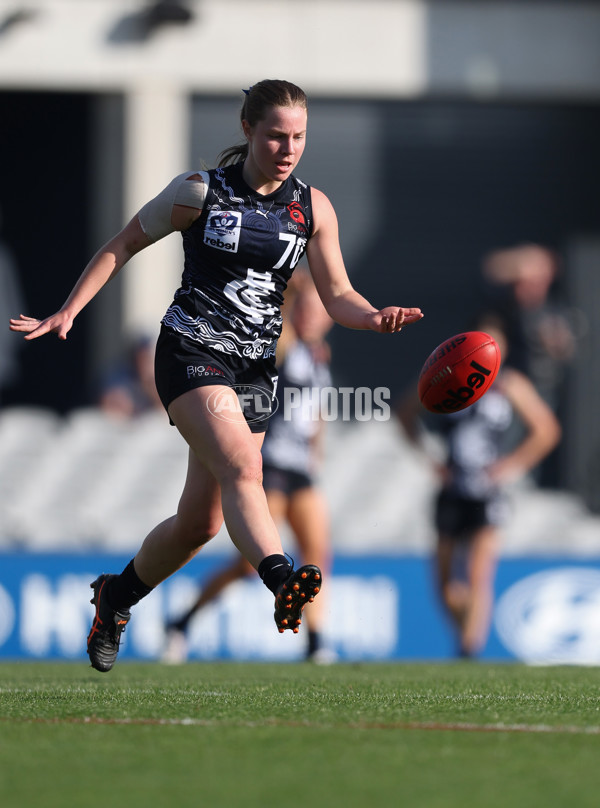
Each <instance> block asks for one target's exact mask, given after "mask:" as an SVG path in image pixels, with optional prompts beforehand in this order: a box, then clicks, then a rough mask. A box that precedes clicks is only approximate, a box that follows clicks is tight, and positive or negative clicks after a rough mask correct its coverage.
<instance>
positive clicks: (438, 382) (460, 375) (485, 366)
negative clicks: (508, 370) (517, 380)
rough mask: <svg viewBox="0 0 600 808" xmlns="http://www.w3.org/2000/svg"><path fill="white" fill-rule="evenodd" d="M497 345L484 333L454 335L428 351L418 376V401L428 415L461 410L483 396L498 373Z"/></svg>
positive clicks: (499, 357) (498, 353) (498, 350)
mask: <svg viewBox="0 0 600 808" xmlns="http://www.w3.org/2000/svg"><path fill="white" fill-rule="evenodd" d="M500 361H501V356H500V348H499V347H498V343H497V342H496V340H495V339H494V338H493V337H490V335H489V334H486V333H485V332H484V331H466V332H465V333H464V334H457V335H456V336H455V337H450V339H447V340H446V341H445V342H442V344H441V345H438V347H437V348H436V349H435V350H434V351H432V352H431V353H430V354H429V356H428V357H427V359H426V361H425V364H424V365H423V368H422V370H421V373H420V374H419V386H418V391H419V399H420V400H421V404H422V405H423V406H424V407H425V409H426V410H429V412H436V413H449V412H457V411H458V410H464V409H465V407H469V406H470V405H471V404H474V403H475V402H476V401H478V400H479V399H480V398H481V396H482V395H483V394H484V393H486V392H487V391H488V390H489V389H490V387H491V385H492V383H493V381H494V379H495V378H496V376H497V375H498V370H499V369H500Z"/></svg>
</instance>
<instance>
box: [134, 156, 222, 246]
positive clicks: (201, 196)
mask: <svg viewBox="0 0 600 808" xmlns="http://www.w3.org/2000/svg"><path fill="white" fill-rule="evenodd" d="M207 189H208V174H207V172H206V171H186V173H185V174H179V176H177V177H175V179H174V180H171V182H170V183H169V184H168V185H167V187H166V188H164V189H163V190H162V191H161V192H160V193H159V194H158V196H155V197H154V199H151V200H150V202H146V204H145V205H144V206H143V208H141V209H140V211H139V212H138V219H139V220H140V224H141V226H142V230H143V231H144V233H145V234H146V235H147V236H148V238H150V239H152V241H158V240H159V239H161V238H164V237H165V236H168V235H169V233H172V232H173V231H174V228H173V225H172V224H171V213H172V211H173V205H185V206H186V207H188V208H198V210H202V207H203V206H204V200H205V199H206V191H207Z"/></svg>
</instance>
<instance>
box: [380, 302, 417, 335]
mask: <svg viewBox="0 0 600 808" xmlns="http://www.w3.org/2000/svg"><path fill="white" fill-rule="evenodd" d="M422 317H423V312H422V311H421V309H415V308H408V309H407V308H402V307H400V306H387V307H386V308H385V309H381V310H380V311H376V312H375V313H374V314H371V315H369V319H368V325H369V328H370V329H371V330H373V331H378V332H379V333H380V334H394V333H395V332H396V331H401V330H402V329H403V328H404V327H405V326H407V325H410V324H411V323H417V322H418V321H419V320H420V319H421V318H422Z"/></svg>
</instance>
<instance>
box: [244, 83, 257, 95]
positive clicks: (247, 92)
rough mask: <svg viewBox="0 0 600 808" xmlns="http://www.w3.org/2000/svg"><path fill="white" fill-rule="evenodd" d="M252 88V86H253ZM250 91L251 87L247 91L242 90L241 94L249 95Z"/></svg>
mask: <svg viewBox="0 0 600 808" xmlns="http://www.w3.org/2000/svg"><path fill="white" fill-rule="evenodd" d="M253 86H254V85H253ZM251 89H252V87H248V89H247V90H242V92H243V93H245V95H250V90H251Z"/></svg>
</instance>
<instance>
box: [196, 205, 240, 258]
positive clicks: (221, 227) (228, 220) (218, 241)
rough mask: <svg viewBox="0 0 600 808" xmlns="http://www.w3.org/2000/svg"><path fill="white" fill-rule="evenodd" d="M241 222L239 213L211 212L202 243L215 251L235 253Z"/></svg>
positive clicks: (238, 241)
mask: <svg viewBox="0 0 600 808" xmlns="http://www.w3.org/2000/svg"><path fill="white" fill-rule="evenodd" d="M241 221H242V214H241V213H240V212H239V211H227V210H225V211H223V210H213V211H211V212H210V213H209V214H208V218H207V220H206V225H205V227H204V243H205V244H206V245H207V246H208V247H214V249H216V250H225V251H226V252H232V253H236V252H237V251H238V246H239V243H240V223H241Z"/></svg>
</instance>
